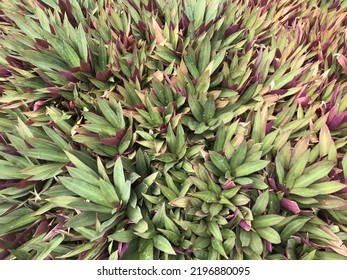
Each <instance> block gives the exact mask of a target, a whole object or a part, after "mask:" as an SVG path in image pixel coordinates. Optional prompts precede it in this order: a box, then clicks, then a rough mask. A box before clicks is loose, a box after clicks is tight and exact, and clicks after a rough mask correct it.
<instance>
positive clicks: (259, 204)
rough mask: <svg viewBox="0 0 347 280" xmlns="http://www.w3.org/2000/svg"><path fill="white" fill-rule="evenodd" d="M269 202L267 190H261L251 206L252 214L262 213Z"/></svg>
mask: <svg viewBox="0 0 347 280" xmlns="http://www.w3.org/2000/svg"><path fill="white" fill-rule="evenodd" d="M268 203H269V191H268V190H267V191H265V192H263V193H262V194H261V195H260V196H259V197H258V198H257V200H256V202H255V204H254V206H253V207H252V212H253V214H254V216H259V215H261V213H263V212H264V211H265V209H266V207H267V205H268Z"/></svg>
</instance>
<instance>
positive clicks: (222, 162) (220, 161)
mask: <svg viewBox="0 0 347 280" xmlns="http://www.w3.org/2000/svg"><path fill="white" fill-rule="evenodd" d="M210 157H211V160H212V162H213V164H214V165H215V166H216V167H217V168H218V169H219V170H220V171H222V172H223V173H225V172H227V171H230V165H229V163H228V161H227V159H226V158H225V157H224V156H222V155H221V154H219V153H217V152H214V151H210Z"/></svg>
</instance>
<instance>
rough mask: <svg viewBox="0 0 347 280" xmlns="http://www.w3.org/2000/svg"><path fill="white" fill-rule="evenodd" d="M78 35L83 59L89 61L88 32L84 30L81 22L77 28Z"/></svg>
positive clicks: (79, 48) (79, 49)
mask: <svg viewBox="0 0 347 280" xmlns="http://www.w3.org/2000/svg"><path fill="white" fill-rule="evenodd" d="M77 37H78V51H79V54H80V56H81V59H82V60H83V61H85V62H87V61H88V45H87V39H86V34H85V32H84V29H83V26H82V24H81V23H80V24H79V25H78V28H77Z"/></svg>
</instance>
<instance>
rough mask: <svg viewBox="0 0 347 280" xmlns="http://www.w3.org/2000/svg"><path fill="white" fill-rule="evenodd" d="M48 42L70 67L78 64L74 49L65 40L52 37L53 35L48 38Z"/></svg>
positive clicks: (78, 59)
mask: <svg viewBox="0 0 347 280" xmlns="http://www.w3.org/2000/svg"><path fill="white" fill-rule="evenodd" d="M48 41H49V43H50V44H51V45H52V46H53V47H54V49H55V50H56V52H57V53H58V54H59V55H60V57H61V58H62V59H63V60H64V61H65V62H66V64H68V65H69V66H70V67H78V66H80V58H79V56H78V54H77V53H76V52H75V50H74V49H73V48H72V47H71V46H70V45H69V44H68V43H66V42H65V41H63V40H60V39H57V38H54V37H53V36H52V37H50V38H49V39H48Z"/></svg>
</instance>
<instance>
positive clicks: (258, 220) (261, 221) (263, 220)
mask: <svg viewBox="0 0 347 280" xmlns="http://www.w3.org/2000/svg"><path fill="white" fill-rule="evenodd" d="M284 218H285V217H282V216H279V215H273V214H269V215H264V216H259V217H255V218H254V220H253V222H252V225H253V227H254V228H258V227H271V226H274V225H277V224H279V223H280V222H282V221H283V220H284Z"/></svg>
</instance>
